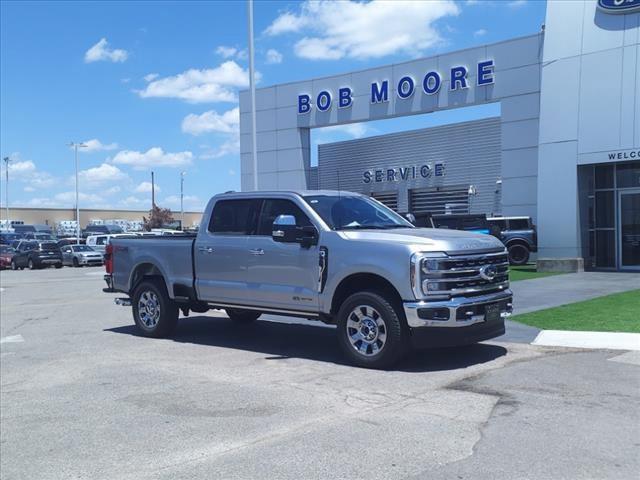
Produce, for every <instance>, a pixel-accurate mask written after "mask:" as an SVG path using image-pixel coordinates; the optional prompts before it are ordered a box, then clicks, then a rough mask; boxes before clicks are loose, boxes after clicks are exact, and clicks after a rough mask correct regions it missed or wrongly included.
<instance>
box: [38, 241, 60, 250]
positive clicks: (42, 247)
mask: <svg viewBox="0 0 640 480" xmlns="http://www.w3.org/2000/svg"><path fill="white" fill-rule="evenodd" d="M57 249H58V244H57V243H48V242H42V243H41V244H40V250H57Z"/></svg>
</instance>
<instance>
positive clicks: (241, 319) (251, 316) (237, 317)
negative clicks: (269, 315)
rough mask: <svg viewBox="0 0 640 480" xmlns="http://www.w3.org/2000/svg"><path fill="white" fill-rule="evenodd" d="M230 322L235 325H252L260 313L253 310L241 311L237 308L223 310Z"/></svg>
mask: <svg viewBox="0 0 640 480" xmlns="http://www.w3.org/2000/svg"><path fill="white" fill-rule="evenodd" d="M225 312H227V315H228V316H229V318H230V319H231V320H233V321H234V322H237V323H252V322H255V321H256V320H257V319H258V318H259V317H260V315H262V312H257V311H255V310H241V309H239V308H227V309H226V310H225Z"/></svg>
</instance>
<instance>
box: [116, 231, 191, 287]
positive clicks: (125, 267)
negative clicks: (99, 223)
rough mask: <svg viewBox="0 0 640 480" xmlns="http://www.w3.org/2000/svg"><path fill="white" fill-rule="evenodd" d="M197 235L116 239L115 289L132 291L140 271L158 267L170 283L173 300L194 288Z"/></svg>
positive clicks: (168, 284)
mask: <svg viewBox="0 0 640 480" xmlns="http://www.w3.org/2000/svg"><path fill="white" fill-rule="evenodd" d="M195 238H196V236H195V235H184V236H183V235H167V236H157V237H151V236H148V237H136V238H122V237H121V238H113V239H112V240H111V244H112V245H113V254H114V262H113V287H114V289H115V290H118V291H121V292H126V293H131V292H129V289H130V285H131V282H132V280H133V278H134V276H135V275H136V274H137V272H138V271H144V272H145V273H146V274H148V273H149V272H148V270H146V268H147V266H148V265H155V268H157V269H158V270H159V272H155V273H157V274H160V275H162V276H163V277H164V279H165V280H166V282H168V283H167V291H168V293H169V296H170V297H171V298H174V297H175V296H176V295H179V296H180V295H183V294H184V292H185V291H186V290H187V289H191V288H193V279H194V272H193V245H194V242H195Z"/></svg>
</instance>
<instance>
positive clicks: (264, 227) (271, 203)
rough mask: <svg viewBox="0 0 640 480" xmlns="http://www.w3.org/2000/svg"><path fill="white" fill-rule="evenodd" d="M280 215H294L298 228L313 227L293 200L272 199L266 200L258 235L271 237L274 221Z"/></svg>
mask: <svg viewBox="0 0 640 480" xmlns="http://www.w3.org/2000/svg"><path fill="white" fill-rule="evenodd" d="M278 215H293V216H294V217H295V219H296V225H297V226H298V227H306V226H310V225H312V223H311V221H310V220H309V217H307V215H306V214H305V213H304V212H303V211H302V210H301V209H300V207H298V206H297V205H296V204H295V203H293V202H292V201H291V200H280V199H271V200H265V201H264V206H263V207H262V212H261V213H260V225H259V227H258V235H268V236H271V233H272V230H273V221H274V220H275V219H276V218H277V217H278Z"/></svg>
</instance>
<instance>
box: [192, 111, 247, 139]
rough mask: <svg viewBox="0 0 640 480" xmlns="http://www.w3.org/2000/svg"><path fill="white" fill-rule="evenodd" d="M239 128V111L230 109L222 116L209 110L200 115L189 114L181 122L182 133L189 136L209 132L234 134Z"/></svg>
mask: <svg viewBox="0 0 640 480" xmlns="http://www.w3.org/2000/svg"><path fill="white" fill-rule="evenodd" d="M239 128H240V109H239V108H238V107H236V108H232V109H231V110H228V111H226V112H224V113H223V114H222V115H221V114H219V113H217V112H216V111H215V110H209V111H207V112H204V113H203V114H201V115H196V114H194V113H191V114H189V115H187V116H186V117H184V120H182V131H183V132H185V133H189V134H191V135H201V134H203V133H209V132H219V133H234V134H237V133H238V132H239Z"/></svg>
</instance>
